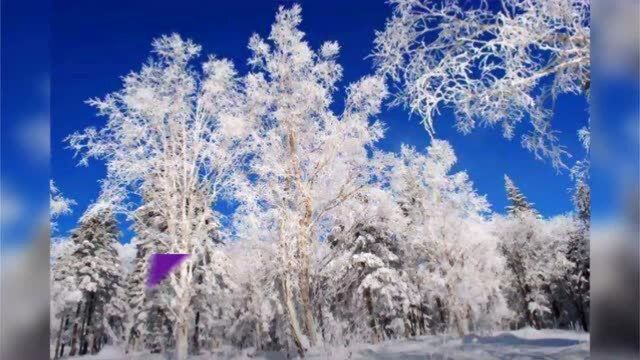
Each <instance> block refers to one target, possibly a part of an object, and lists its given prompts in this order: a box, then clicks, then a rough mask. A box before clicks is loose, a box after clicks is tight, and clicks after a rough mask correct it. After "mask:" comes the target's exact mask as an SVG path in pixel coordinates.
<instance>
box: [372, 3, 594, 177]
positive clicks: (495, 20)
mask: <svg viewBox="0 0 640 360" xmlns="http://www.w3.org/2000/svg"><path fill="white" fill-rule="evenodd" d="M390 3H391V5H392V6H393V15H392V16H391V17H390V18H389V19H388V20H387V23H386V26H385V29H384V31H381V32H378V33H376V40H375V49H374V58H375V60H376V64H377V67H378V71H379V72H381V73H383V74H386V75H388V76H389V77H390V78H391V79H392V81H394V82H397V83H399V84H400V87H401V91H400V93H399V94H398V96H397V98H396V100H397V102H398V103H403V104H405V105H406V106H407V107H408V108H409V109H410V110H411V112H413V113H416V114H418V115H419V116H420V117H421V118H422V123H423V125H424V126H425V128H426V129H427V131H428V132H429V134H431V135H433V134H434V132H435V127H434V119H435V118H436V117H437V116H438V115H439V114H440V113H441V112H442V111H443V110H445V109H446V108H451V109H452V110H453V112H454V114H455V116H456V127H457V128H458V129H459V130H460V131H461V132H463V133H469V132H471V131H472V130H473V128H474V127H475V126H476V125H477V123H478V122H480V123H482V124H488V125H501V126H502V130H503V135H504V137H506V138H508V139H511V138H512V137H513V136H514V133H515V131H516V128H517V126H518V123H520V122H521V121H522V120H523V119H529V120H530V124H531V126H532V131H531V132H530V133H529V134H526V135H523V137H522V145H523V146H524V147H525V148H527V149H528V150H530V151H532V152H533V153H534V154H535V156H536V157H537V158H546V159H549V160H550V161H551V163H552V164H553V166H554V167H556V168H560V167H565V164H564V158H565V155H567V154H566V151H565V150H564V148H563V147H562V146H561V145H560V144H559V143H558V139H557V136H556V131H555V130H554V129H553V127H552V126H551V123H550V119H551V115H552V111H551V106H549V103H550V101H549V99H548V98H549V96H551V97H552V98H553V101H555V98H556V97H557V96H558V95H560V94H563V93H573V94H586V95H587V96H588V94H589V89H590V78H591V71H590V66H591V62H590V43H591V37H590V25H591V6H590V1H588V0H501V1H495V2H491V1H481V2H480V3H479V5H471V4H470V3H469V2H466V1H463V0H392V1H390Z"/></svg>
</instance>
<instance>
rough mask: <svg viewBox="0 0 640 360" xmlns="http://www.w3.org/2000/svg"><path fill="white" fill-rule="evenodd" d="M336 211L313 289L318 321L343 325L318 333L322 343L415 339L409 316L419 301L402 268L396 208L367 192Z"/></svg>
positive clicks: (379, 192)
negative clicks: (323, 337) (337, 330)
mask: <svg viewBox="0 0 640 360" xmlns="http://www.w3.org/2000/svg"><path fill="white" fill-rule="evenodd" d="M340 213H341V214H340V219H341V221H339V222H338V223H337V224H336V226H335V228H334V231H333V232H332V233H331V234H330V235H329V237H328V238H327V241H326V242H325V244H324V245H325V248H327V249H325V250H324V252H326V255H325V256H324V257H323V259H322V263H321V264H320V268H321V270H322V271H319V274H318V276H319V277H320V278H321V279H322V281H321V282H319V284H318V286H319V289H318V290H317V291H316V293H317V294H318V295H322V296H324V298H320V299H317V300H316V302H317V303H318V305H317V306H316V308H319V309H320V310H321V314H319V318H320V319H321V320H323V321H322V322H323V323H325V322H326V323H330V322H335V323H337V324H342V325H343V326H342V329H340V330H341V331H342V333H338V334H334V333H332V332H335V329H331V328H328V329H323V333H325V334H328V335H330V336H328V339H327V340H329V341H332V340H333V341H335V338H338V339H340V340H341V341H352V340H365V341H372V342H379V341H382V340H385V339H389V338H396V337H404V336H408V335H411V334H412V332H413V335H416V331H415V329H412V325H413V324H412V323H411V319H410V313H411V311H412V310H413V309H415V308H416V307H417V306H418V304H419V300H418V294H417V291H416V289H415V287H414V286H413V284H412V283H411V282H410V279H409V276H408V274H407V273H406V272H405V270H404V266H403V265H404V263H403V259H405V254H404V252H403V250H404V249H403V247H402V241H403V239H402V238H401V234H402V231H401V230H402V229H403V228H404V219H403V217H402V215H401V213H400V208H399V207H398V206H397V205H396V204H395V203H394V202H393V199H392V197H391V196H390V193H389V192H386V191H382V190H379V189H375V188H368V189H365V191H364V192H363V194H362V195H360V196H358V197H356V198H354V199H353V200H351V201H349V202H348V203H347V204H346V205H345V207H344V208H343V209H341V211H340ZM329 315H330V316H331V317H330V318H329V317H328V316H329ZM323 318H327V320H324V319H323ZM423 325H426V324H424V322H423ZM422 330H423V331H424V330H426V329H424V327H423V329H422ZM419 332H422V331H419ZM351 338H355V339H351Z"/></svg>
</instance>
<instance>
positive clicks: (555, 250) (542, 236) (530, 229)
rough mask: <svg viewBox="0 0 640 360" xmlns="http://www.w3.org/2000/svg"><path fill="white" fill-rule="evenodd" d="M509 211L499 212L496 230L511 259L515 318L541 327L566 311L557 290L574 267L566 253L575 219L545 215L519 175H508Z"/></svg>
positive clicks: (507, 287) (508, 281) (508, 269)
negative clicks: (522, 186) (521, 186)
mask: <svg viewBox="0 0 640 360" xmlns="http://www.w3.org/2000/svg"><path fill="white" fill-rule="evenodd" d="M505 187H506V192H507V197H508V199H509V200H510V202H511V205H509V206H508V207H507V210H508V216H506V217H501V216H496V218H495V219H494V225H495V228H494V229H495V231H496V234H497V236H498V237H499V238H500V242H499V249H500V252H501V253H502V255H503V256H504V259H505V264H506V271H505V274H506V285H505V292H506V295H507V298H508V300H509V302H510V307H511V308H512V309H513V310H514V311H515V312H516V315H517V316H516V319H515V324H516V325H517V326H519V325H522V324H527V325H529V326H531V327H535V328H537V329H540V328H542V327H545V326H547V322H548V321H547V319H548V318H549V317H552V318H556V319H555V320H557V318H559V317H560V315H561V314H560V313H561V311H562V309H561V304H560V303H558V299H557V298H556V297H554V293H557V292H558V291H563V289H554V287H558V286H560V287H564V286H565V285H566V284H564V283H563V282H562V281H560V280H559V279H561V278H562V276H563V274H564V273H565V272H566V271H567V269H569V268H570V267H571V263H570V262H569V261H568V260H567V258H566V252H567V244H568V239H569V236H570V234H571V233H572V226H573V222H572V221H570V219H569V220H567V218H565V217H557V218H554V219H550V220H545V219H543V218H542V217H541V216H540V215H539V214H538V212H537V211H536V210H535V208H534V207H533V204H531V203H529V202H528V201H527V200H526V198H525V196H524V195H523V194H522V193H521V191H520V190H519V189H518V188H517V187H516V186H515V185H514V183H513V181H511V179H509V177H507V176H506V175H505ZM559 282H560V284H559Z"/></svg>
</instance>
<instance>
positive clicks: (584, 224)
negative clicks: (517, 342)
mask: <svg viewBox="0 0 640 360" xmlns="http://www.w3.org/2000/svg"><path fill="white" fill-rule="evenodd" d="M579 135H580V138H581V140H582V142H583V145H584V147H585V150H586V151H587V156H588V154H589V144H590V139H589V138H590V134H589V130H587V129H586V128H584V129H581V131H580V132H579ZM589 168H590V162H589V159H588V157H587V158H586V159H584V160H581V161H578V162H577V163H576V165H575V166H574V167H573V168H572V177H573V180H574V182H575V185H574V189H573V196H572V200H573V204H574V209H575V210H574V221H575V223H576V231H575V232H574V233H573V234H571V238H570V240H569V244H568V249H567V259H568V260H569V261H570V262H571V263H573V267H571V268H570V269H569V271H568V273H567V282H568V286H569V288H570V299H571V302H572V305H573V307H574V309H575V311H576V317H577V319H576V320H577V321H578V322H579V323H580V325H581V326H582V329H583V330H584V331H589V314H590V311H589V309H590V295H589V294H590V288H591V287H590V278H591V256H590V251H589V249H590V246H589V243H590V237H591V236H590V235H591V234H590V231H591V187H590V186H589Z"/></svg>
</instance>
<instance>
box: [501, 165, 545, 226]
mask: <svg viewBox="0 0 640 360" xmlns="http://www.w3.org/2000/svg"><path fill="white" fill-rule="evenodd" d="M504 187H505V190H506V192H507V199H508V200H509V202H510V204H509V205H508V206H507V213H508V214H509V215H514V216H517V215H519V214H522V213H531V214H533V215H535V216H538V212H537V210H536V209H535V208H534V207H533V205H534V204H533V203H530V202H529V201H527V198H526V197H525V196H524V194H523V193H522V191H520V189H519V188H518V187H517V186H516V184H514V183H513V180H511V178H510V177H508V176H507V175H506V174H505V176H504Z"/></svg>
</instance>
